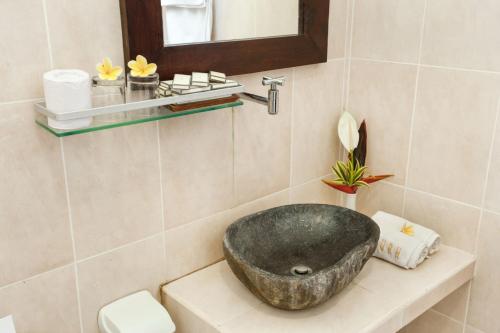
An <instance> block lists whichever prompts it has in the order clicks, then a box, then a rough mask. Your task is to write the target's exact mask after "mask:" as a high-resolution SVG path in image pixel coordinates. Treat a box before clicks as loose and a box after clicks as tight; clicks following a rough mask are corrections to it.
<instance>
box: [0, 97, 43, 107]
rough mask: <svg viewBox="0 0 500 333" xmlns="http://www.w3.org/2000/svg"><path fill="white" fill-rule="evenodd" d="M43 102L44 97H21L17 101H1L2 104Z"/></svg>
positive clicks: (0, 104)
mask: <svg viewBox="0 0 500 333" xmlns="http://www.w3.org/2000/svg"><path fill="white" fill-rule="evenodd" d="M39 102H43V98H41V97H40V98H30V99H20V100H17V101H8V102H0V106H9V105H16V104H26V103H33V104H34V103H39Z"/></svg>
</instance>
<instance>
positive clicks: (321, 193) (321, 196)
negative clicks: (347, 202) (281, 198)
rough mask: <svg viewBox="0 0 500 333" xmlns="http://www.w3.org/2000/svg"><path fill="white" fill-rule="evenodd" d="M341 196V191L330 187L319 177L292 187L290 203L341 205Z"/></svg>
mask: <svg viewBox="0 0 500 333" xmlns="http://www.w3.org/2000/svg"><path fill="white" fill-rule="evenodd" d="M340 196H341V192H339V191H337V190H335V189H333V188H331V187H329V186H328V185H326V184H324V183H323V182H322V181H321V180H318V179H316V180H312V181H310V182H308V183H305V184H302V185H299V186H296V187H292V188H291V189H290V203H292V204H294V203H320V204H329V205H340V204H341V200H340V199H341V197H340Z"/></svg>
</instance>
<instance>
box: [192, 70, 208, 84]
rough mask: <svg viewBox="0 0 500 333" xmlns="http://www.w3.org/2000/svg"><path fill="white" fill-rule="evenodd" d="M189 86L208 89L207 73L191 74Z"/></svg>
mask: <svg viewBox="0 0 500 333" xmlns="http://www.w3.org/2000/svg"><path fill="white" fill-rule="evenodd" d="M191 85H193V86H195V87H208V73H198V72H193V75H192V80H191Z"/></svg>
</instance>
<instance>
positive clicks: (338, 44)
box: [328, 0, 350, 59]
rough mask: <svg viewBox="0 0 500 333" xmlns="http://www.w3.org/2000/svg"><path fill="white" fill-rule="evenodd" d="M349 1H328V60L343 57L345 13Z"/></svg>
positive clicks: (346, 13)
mask: <svg viewBox="0 0 500 333" xmlns="http://www.w3.org/2000/svg"><path fill="white" fill-rule="evenodd" d="M349 3H350V0H332V1H330V16H329V24H328V25H329V27H328V30H329V31H328V59H334V58H343V57H345V42H346V36H347V34H346V31H347V30H346V29H347V27H346V25H347V15H348V14H350V13H348V12H347V10H348V7H349Z"/></svg>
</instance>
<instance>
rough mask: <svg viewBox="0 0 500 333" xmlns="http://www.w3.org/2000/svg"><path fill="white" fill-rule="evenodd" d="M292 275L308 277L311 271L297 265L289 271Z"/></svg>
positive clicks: (308, 268)
mask: <svg viewBox="0 0 500 333" xmlns="http://www.w3.org/2000/svg"><path fill="white" fill-rule="evenodd" d="M290 272H292V274H293V275H296V276H304V275H309V274H311V273H312V269H311V268H310V267H307V266H304V265H297V266H293V267H292V269H291V270H290Z"/></svg>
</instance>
